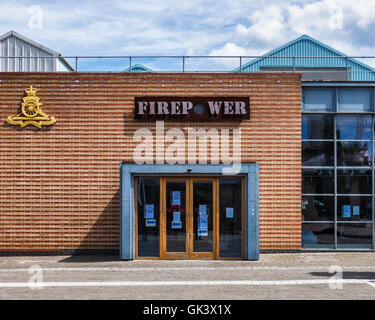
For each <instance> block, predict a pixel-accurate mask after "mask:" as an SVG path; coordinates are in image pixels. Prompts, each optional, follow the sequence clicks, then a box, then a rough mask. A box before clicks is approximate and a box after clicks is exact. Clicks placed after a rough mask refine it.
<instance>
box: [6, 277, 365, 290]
mask: <svg viewBox="0 0 375 320" xmlns="http://www.w3.org/2000/svg"><path fill="white" fill-rule="evenodd" d="M369 282H370V280H358V279H343V280H339V279H336V280H333V279H328V280H327V279H320V280H281V281H253V280H228V281H225V280H218V281H104V282H94V281H91V282H41V283H38V286H40V287H42V288H46V287H128V286H144V287H152V286H228V285H230V286H233V285H247V286H284V285H307V284H312V285H319V284H336V283H337V284H338V283H341V284H369ZM32 286H33V283H31V284H30V283H28V282H2V283H0V288H25V287H29V288H30V287H32Z"/></svg>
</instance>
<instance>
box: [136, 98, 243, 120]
mask: <svg viewBox="0 0 375 320" xmlns="http://www.w3.org/2000/svg"><path fill="white" fill-rule="evenodd" d="M249 100H250V99H249V97H223V98H222V97H220V98H218V97H135V98H134V104H135V119H137V120H144V121H155V120H174V121H179V120H181V121H210V120H238V121H240V120H245V119H250V101H249Z"/></svg>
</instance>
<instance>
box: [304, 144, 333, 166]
mask: <svg viewBox="0 0 375 320" xmlns="http://www.w3.org/2000/svg"><path fill="white" fill-rule="evenodd" d="M302 165H303V166H333V142H328V141H327V142H323V141H303V142H302Z"/></svg>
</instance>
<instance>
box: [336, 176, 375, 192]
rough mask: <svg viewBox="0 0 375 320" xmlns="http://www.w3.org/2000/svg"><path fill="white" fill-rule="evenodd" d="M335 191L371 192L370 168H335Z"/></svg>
mask: <svg viewBox="0 0 375 320" xmlns="http://www.w3.org/2000/svg"><path fill="white" fill-rule="evenodd" d="M337 193H344V194H345V193H347V194H371V193H372V171H371V170H337Z"/></svg>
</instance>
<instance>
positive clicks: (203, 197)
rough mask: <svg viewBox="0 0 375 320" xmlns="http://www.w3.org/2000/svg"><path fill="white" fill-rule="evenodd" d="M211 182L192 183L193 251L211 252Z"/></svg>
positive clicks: (212, 217)
mask: <svg viewBox="0 0 375 320" xmlns="http://www.w3.org/2000/svg"><path fill="white" fill-rule="evenodd" d="M213 219H214V214H213V182H212V181H194V182H193V251H194V252H212V251H213V238H214V237H213Z"/></svg>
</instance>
